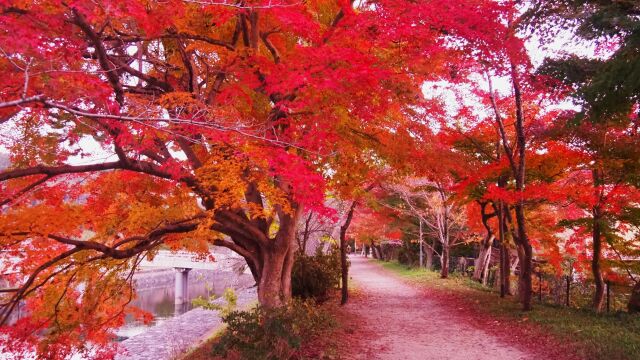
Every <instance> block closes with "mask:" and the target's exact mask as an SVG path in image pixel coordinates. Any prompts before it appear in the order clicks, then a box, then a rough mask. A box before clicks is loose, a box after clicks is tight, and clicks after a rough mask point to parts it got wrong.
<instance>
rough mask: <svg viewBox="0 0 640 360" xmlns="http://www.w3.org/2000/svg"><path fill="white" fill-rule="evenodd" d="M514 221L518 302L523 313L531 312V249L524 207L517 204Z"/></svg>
mask: <svg viewBox="0 0 640 360" xmlns="http://www.w3.org/2000/svg"><path fill="white" fill-rule="evenodd" d="M515 210H516V221H517V223H518V240H519V244H518V254H519V255H520V256H521V258H520V273H519V280H520V281H519V283H518V292H519V293H520V300H521V301H522V309H523V310H525V311H528V310H531V309H532V305H531V298H532V294H533V283H532V281H531V275H532V272H533V249H532V248H531V243H530V242H529V238H528V237H527V233H526V228H525V226H526V225H525V218H524V206H523V205H522V203H519V204H517V205H516V206H515Z"/></svg>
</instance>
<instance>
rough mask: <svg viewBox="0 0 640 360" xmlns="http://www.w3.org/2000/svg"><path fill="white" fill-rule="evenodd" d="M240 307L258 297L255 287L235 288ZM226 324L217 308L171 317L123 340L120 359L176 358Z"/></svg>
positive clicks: (162, 359) (164, 359)
mask: <svg viewBox="0 0 640 360" xmlns="http://www.w3.org/2000/svg"><path fill="white" fill-rule="evenodd" d="M236 295H237V296H238V303H237V307H238V308H245V307H247V306H250V305H251V304H252V303H254V302H255V301H256V299H257V293H256V288H255V287H252V288H248V289H243V290H238V291H236ZM222 326H223V323H222V319H221V318H220V315H219V314H218V311H214V310H204V309H201V308H196V309H193V310H189V311H187V312H186V313H184V314H182V315H179V316H176V317H173V318H171V319H168V320H166V321H164V322H162V323H161V324H159V325H156V326H153V327H151V328H149V329H148V330H147V331H145V332H143V333H141V334H138V335H135V336H133V337H131V338H129V339H127V340H124V341H122V342H121V343H120V353H119V355H118V356H117V357H116V359H117V360H148V359H154V360H170V359H177V358H179V357H181V356H182V355H183V354H185V353H187V352H188V351H189V350H190V349H193V348H196V347H199V346H201V345H202V343H203V342H204V341H205V340H207V339H208V338H210V337H211V336H212V335H213V334H215V333H216V332H217V331H219V330H220V329H221V328H222Z"/></svg>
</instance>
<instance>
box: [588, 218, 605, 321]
mask: <svg viewBox="0 0 640 360" xmlns="http://www.w3.org/2000/svg"><path fill="white" fill-rule="evenodd" d="M601 221H602V217H601V214H600V208H599V207H598V206H596V207H594V209H593V258H592V259H591V271H592V273H593V282H594V283H595V285H596V291H595V293H594V294H593V309H594V310H595V311H596V312H601V311H602V309H603V308H604V279H603V277H602V269H601V268H600V257H601V256H602V255H601V254H602V230H601V224H600V222H601Z"/></svg>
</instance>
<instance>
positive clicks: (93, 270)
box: [0, 0, 531, 357]
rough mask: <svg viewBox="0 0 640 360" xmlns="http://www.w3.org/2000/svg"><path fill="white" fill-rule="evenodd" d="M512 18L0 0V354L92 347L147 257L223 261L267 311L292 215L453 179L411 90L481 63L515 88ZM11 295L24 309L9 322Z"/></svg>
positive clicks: (285, 284) (417, 11) (446, 5)
mask: <svg viewBox="0 0 640 360" xmlns="http://www.w3.org/2000/svg"><path fill="white" fill-rule="evenodd" d="M515 12H516V8H515V4H513V3H511V2H507V3H499V2H494V1H477V0H465V1H455V2H448V1H447V2H443V1H416V2H406V1H402V0H382V1H376V2H360V3H357V4H355V5H354V4H353V3H351V2H348V1H332V0H326V1H325V0H313V1H307V2H304V3H301V2H298V1H294V0H282V1H271V0H269V1H265V0H256V1H239V2H233V3H224V2H221V3H215V2H208V1H195V0H170V1H162V2H154V1H144V0H127V1H107V2H87V1H66V2H63V1H56V0H44V1H38V2H33V1H17V0H13V1H12V0H0V74H1V75H2V78H3V85H2V87H1V88H0V126H2V130H3V132H4V133H3V136H2V137H0V145H1V146H2V147H4V148H6V149H8V150H9V152H10V155H11V159H10V161H11V165H10V167H9V168H7V169H4V170H0V205H1V206H3V210H2V212H1V213H0V246H1V249H2V250H3V252H2V255H0V260H2V262H1V263H0V264H1V265H0V266H1V267H0V273H12V274H13V275H12V278H11V279H10V280H11V281H12V282H13V283H15V284H17V289H14V290H15V291H10V292H6V293H3V294H2V295H1V297H0V300H1V301H2V305H6V306H4V307H2V308H1V310H0V316H1V317H0V324H2V326H3V327H2V331H3V333H5V334H8V336H7V337H2V338H1V339H0V342H4V343H0V348H1V346H7V344H12V345H10V346H11V347H12V348H19V349H23V350H25V351H31V350H32V349H34V346H36V345H40V347H38V351H40V353H41V354H48V355H47V356H49V357H64V356H66V355H67V354H69V352H70V351H71V350H72V349H74V348H79V347H80V348H81V345H82V344H84V343H85V342H87V340H89V341H90V342H92V343H93V344H97V345H108V344H109V342H110V341H111V339H112V337H111V330H112V329H114V328H117V327H118V326H120V325H121V324H122V323H123V319H124V315H125V314H127V313H134V314H138V313H137V312H136V311H135V310H132V309H130V308H128V307H127V305H128V304H129V302H130V301H131V299H132V298H133V296H134V293H133V290H132V286H131V277H132V274H133V271H134V270H135V266H136V264H137V262H138V261H140V260H141V259H142V258H144V257H145V256H153V254H154V252H155V251H157V249H159V248H160V247H162V246H166V247H169V248H171V249H185V250H189V251H193V252H196V253H200V254H206V253H208V251H209V246H210V245H217V246H224V247H227V248H230V249H231V250H233V251H235V252H237V253H238V254H240V255H241V256H243V257H244V258H245V259H246V260H247V263H248V265H249V267H250V269H251V271H252V273H253V276H254V278H255V279H256V282H257V283H258V297H259V301H260V302H261V303H262V304H263V305H265V306H267V307H270V306H278V305H280V304H282V303H283V302H284V301H286V300H287V299H288V298H289V297H290V294H291V283H290V281H291V277H290V273H291V267H292V264H293V254H294V251H295V246H294V244H295V241H294V233H295V226H296V224H297V222H298V218H299V216H300V214H301V212H302V211H303V209H314V210H316V211H319V212H321V213H325V214H326V215H330V211H329V210H328V209H326V208H325V207H324V205H323V203H324V198H325V194H326V192H327V191H328V190H333V191H336V192H338V193H341V194H342V193H344V194H348V193H349V191H348V190H345V189H353V188H358V187H361V186H362V184H366V183H367V180H368V179H369V177H370V176H373V174H376V173H377V171H378V170H379V169H381V168H384V169H387V170H388V169H389V168H392V169H397V170H398V172H399V173H402V174H406V173H409V172H411V171H415V172H421V173H422V172H431V173H433V172H434V171H436V172H437V169H439V167H440V166H442V165H443V164H445V165H446V167H447V169H449V168H451V169H454V170H451V171H457V172H462V171H464V169H468V168H469V167H468V166H467V164H461V163H460V161H461V160H460V159H461V157H459V155H456V156H451V157H447V160H446V161H445V160H444V159H442V158H439V156H442V154H443V153H444V152H446V151H448V148H449V147H450V144H451V143H448V142H446V141H442V139H443V138H444V137H445V136H446V134H444V133H441V134H440V135H439V137H438V138H436V137H434V135H433V133H432V130H431V128H430V127H429V126H428V125H429V124H430V121H433V120H434V119H443V118H445V113H446V112H445V111H444V109H443V107H442V105H441V104H440V102H439V101H437V100H425V99H424V98H423V97H422V93H421V92H422V84H423V83H424V82H425V81H437V80H440V79H443V78H446V79H448V80H449V81H451V82H456V81H459V80H460V79H462V78H463V77H464V75H465V74H468V73H470V72H473V71H476V70H477V69H478V67H479V63H478V61H477V60H478V59H484V63H483V64H485V66H489V68H490V70H491V71H492V72H493V73H495V74H500V75H504V74H510V73H511V72H512V70H513V69H512V67H509V66H508V65H509V64H517V67H518V69H519V74H520V75H518V76H519V77H520V78H521V79H520V80H522V81H523V83H524V84H525V85H526V86H529V83H527V82H526V81H525V80H526V79H528V78H527V75H526V74H528V72H529V71H530V69H531V66H530V64H529V62H528V59H527V57H526V53H525V51H524V46H523V43H522V41H521V40H520V39H519V38H518V37H517V36H514V35H513V34H512V33H511V31H512V30H511V28H510V27H509V26H508V25H509V24H505V23H504V22H505V20H504V19H508V18H511V17H512V16H513V14H514V13H515ZM505 59H508V60H509V61H505ZM486 64H489V65H486ZM527 89H529V88H528V87H527ZM5 134H6V135H5ZM435 141H442V143H441V144H440V145H435V143H432V142H435ZM442 144H444V145H442ZM503 165H504V164H503ZM425 169H426V170H425ZM469 181H470V182H471V181H475V180H473V179H470V180H469ZM355 192H356V193H357V191H355ZM391 237H393V238H396V237H399V234H397V233H395V232H394V233H391ZM79 289H83V290H82V291H80V290H79ZM23 300H24V301H26V303H27V309H28V316H26V317H24V318H22V319H21V320H19V321H18V322H17V323H15V324H11V325H9V324H8V322H7V320H8V318H9V315H10V313H11V312H12V310H13V309H14V308H15V306H16V305H17V304H18V303H19V302H20V301H23ZM43 329H47V332H46V334H45V335H44V336H36V335H35V334H36V333H37V332H38V331H40V330H43ZM41 335H42V334H41ZM15 344H20V345H19V346H18V345H15ZM96 349H101V350H96ZM110 350H112V349H110V348H109V347H108V346H106V347H98V348H91V349H87V348H84V351H99V354H95V353H93V354H92V356H93V357H96V356H98V355H99V356H104V357H108V356H111V355H112V353H111V352H110ZM99 356H98V357H99Z"/></svg>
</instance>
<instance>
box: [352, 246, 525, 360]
mask: <svg viewBox="0 0 640 360" xmlns="http://www.w3.org/2000/svg"><path fill="white" fill-rule="evenodd" d="M350 260H351V268H350V273H351V276H352V278H353V280H354V283H355V287H356V288H357V289H358V291H359V292H360V293H361V294H360V296H357V297H356V298H354V301H352V302H351V304H350V305H349V306H350V307H351V312H352V313H353V314H354V315H355V316H358V317H359V318H360V320H361V322H362V329H361V330H362V333H363V334H365V335H364V336H366V337H367V342H366V343H367V345H366V349H364V350H363V351H362V352H361V353H360V354H358V355H357V356H356V358H357V359H394V360H395V359H398V360H399V359H420V360H422V359H438V360H440V359H460V360H473V359H478V360H480V359H491V360H500V359H505V360H507V359H508V360H515V359H533V358H534V356H533V355H531V354H527V353H525V352H523V351H521V350H519V349H517V348H515V347H513V346H510V345H508V344H505V343H503V342H502V341H500V340H499V339H497V338H496V337H495V336H494V335H491V334H489V333H486V332H484V331H482V330H480V329H478V328H476V327H474V326H472V325H471V324H469V323H468V321H469V320H468V319H464V318H461V317H458V316H457V315H455V314H452V313H451V311H450V309H446V308H442V306H440V305H439V304H438V303H437V302H436V301H434V300H431V299H429V298H428V297H425V296H424V294H423V293H422V292H421V291H420V290H418V289H416V288H414V287H412V286H410V285H408V284H406V283H404V282H402V281H401V280H400V279H399V278H397V277H396V276H395V275H393V274H391V273H389V272H388V271H386V270H384V269H383V268H381V267H380V266H378V265H376V264H373V263H371V262H369V260H367V259H365V258H362V257H359V256H354V257H351V259H350Z"/></svg>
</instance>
